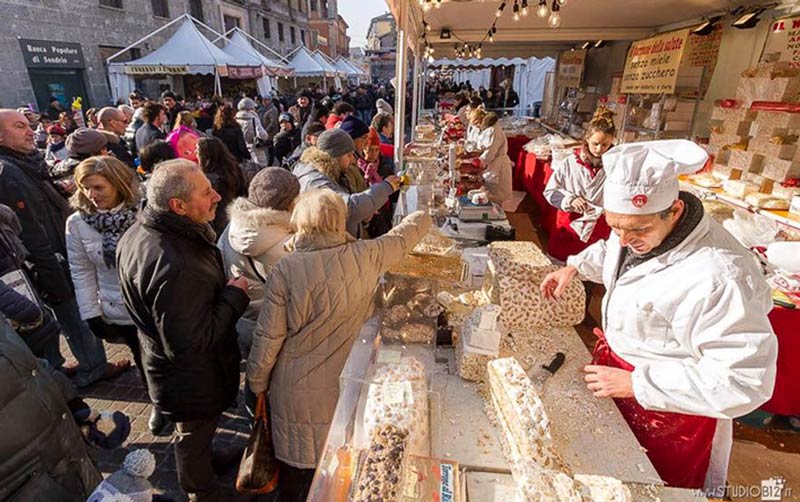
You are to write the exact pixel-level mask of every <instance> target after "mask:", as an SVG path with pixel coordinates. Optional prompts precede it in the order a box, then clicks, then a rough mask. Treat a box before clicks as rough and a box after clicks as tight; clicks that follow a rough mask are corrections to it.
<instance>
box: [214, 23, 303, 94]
mask: <svg viewBox="0 0 800 502" xmlns="http://www.w3.org/2000/svg"><path fill="white" fill-rule="evenodd" d="M225 35H226V36H228V35H230V38H229V39H226V41H225V47H224V48H223V49H222V50H223V52H225V53H226V54H228V55H229V56H231V57H233V58H235V59H236V60H239V61H247V60H249V59H252V60H253V61H255V63H254V64H255V65H258V66H261V67H262V70H263V76H262V77H261V78H259V79H258V80H257V86H258V93H259V94H260V95H261V96H266V95H268V94H269V93H270V92H271V91H272V90H273V89H275V88H276V87H277V82H276V81H275V79H276V77H278V76H284V77H285V76H292V75H293V74H294V70H292V68H290V67H289V66H288V65H286V64H284V63H283V62H277V61H275V60H273V59H270V58H268V57H267V56H265V55H263V54H261V53H260V52H258V51H257V50H256V49H255V48H254V47H253V45H252V44H251V43H250V41H249V40H248V37H250V35H248V34H247V33H245V32H243V31H242V30H241V29H239V27H234V28H232V29H231V30H230V31H228V33H226V34H225ZM250 38H252V37H250ZM267 49H268V48H267Z"/></svg>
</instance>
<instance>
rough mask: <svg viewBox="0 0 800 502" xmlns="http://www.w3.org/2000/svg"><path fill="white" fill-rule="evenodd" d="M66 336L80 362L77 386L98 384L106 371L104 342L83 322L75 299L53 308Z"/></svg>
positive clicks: (70, 347)
mask: <svg viewBox="0 0 800 502" xmlns="http://www.w3.org/2000/svg"><path fill="white" fill-rule="evenodd" d="M53 310H54V311H55V313H56V318H57V319H58V322H59V323H61V328H62V331H63V333H64V336H65V337H66V338H67V343H68V344H69V350H70V351H72V355H74V356H75V359H77V360H78V374H77V375H76V376H75V384H76V385H77V386H78V387H86V386H87V385H91V384H92V383H94V382H96V381H97V380H98V379H100V377H101V376H103V373H105V371H106V363H107V362H108V360H107V359H106V349H105V347H103V341H102V340H101V339H99V338H97V337H96V336H95V335H94V333H92V331H91V330H90V329H89V325H88V324H86V322H85V321H83V320H81V314H80V312H79V311H78V302H77V301H75V297H74V296H73V297H72V298H70V299H68V300H64V301H63V302H61V303H59V304H58V305H54V306H53Z"/></svg>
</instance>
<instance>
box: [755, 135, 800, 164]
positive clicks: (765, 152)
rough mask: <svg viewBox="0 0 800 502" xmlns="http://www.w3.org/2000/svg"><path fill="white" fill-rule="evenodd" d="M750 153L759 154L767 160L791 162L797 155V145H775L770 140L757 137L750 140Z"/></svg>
mask: <svg viewBox="0 0 800 502" xmlns="http://www.w3.org/2000/svg"><path fill="white" fill-rule="evenodd" d="M747 149H748V151H750V152H753V153H757V154H759V155H762V156H764V157H766V158H767V159H786V160H789V159H791V158H793V157H794V156H795V154H796V153H797V145H796V144H789V145H785V144H779V143H774V142H773V141H772V140H771V139H770V138H766V137H763V136H756V137H754V138H751V139H750V142H749V146H748V148H747Z"/></svg>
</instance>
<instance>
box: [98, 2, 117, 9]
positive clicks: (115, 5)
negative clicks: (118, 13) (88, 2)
mask: <svg viewBox="0 0 800 502" xmlns="http://www.w3.org/2000/svg"><path fill="white" fill-rule="evenodd" d="M100 5H102V6H103V7H113V8H115V9H121V8H122V0H100Z"/></svg>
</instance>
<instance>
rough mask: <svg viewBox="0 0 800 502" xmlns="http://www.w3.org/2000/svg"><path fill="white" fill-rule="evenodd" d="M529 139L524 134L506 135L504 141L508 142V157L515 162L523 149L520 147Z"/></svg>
mask: <svg viewBox="0 0 800 502" xmlns="http://www.w3.org/2000/svg"><path fill="white" fill-rule="evenodd" d="M530 140H531V139H530V138H529V137H527V136H525V135H524V134H522V135H517V136H508V137H506V143H507V144H508V158H509V159H511V162H516V160H517V158H518V157H519V154H520V152H522V151H524V150H523V149H522V147H523V146H525V144H526V143H527V142H528V141H530Z"/></svg>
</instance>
